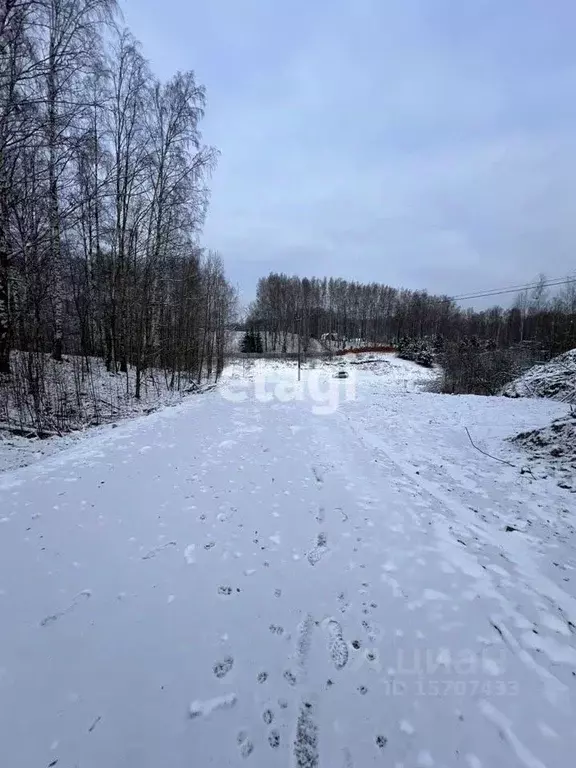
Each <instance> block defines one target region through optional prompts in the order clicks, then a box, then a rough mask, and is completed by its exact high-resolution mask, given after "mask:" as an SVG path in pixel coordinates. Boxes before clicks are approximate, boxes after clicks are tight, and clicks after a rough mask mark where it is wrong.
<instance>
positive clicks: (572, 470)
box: [512, 414, 576, 491]
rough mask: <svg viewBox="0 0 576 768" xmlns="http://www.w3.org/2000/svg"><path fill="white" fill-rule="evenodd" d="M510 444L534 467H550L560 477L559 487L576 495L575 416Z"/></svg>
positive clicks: (517, 437)
mask: <svg viewBox="0 0 576 768" xmlns="http://www.w3.org/2000/svg"><path fill="white" fill-rule="evenodd" d="M512 441H513V442H514V443H518V444H519V445H521V446H523V447H524V448H525V449H526V450H527V451H528V452H529V453H530V454H531V456H532V458H533V459H535V460H536V463H537V464H539V465H542V464H544V465H545V464H551V465H552V466H553V468H554V469H555V470H556V471H557V472H558V473H559V474H560V475H562V476H563V477H562V479H561V480H560V483H559V484H560V486H561V487H562V488H570V489H574V490H575V491H576V414H571V415H569V416H565V417H563V418H560V419H556V420H555V421H553V422H552V424H550V425H548V426H546V427H542V428H541V429H533V430H530V431H529V432H521V433H520V434H519V435H517V436H516V437H514V438H513V439H512Z"/></svg>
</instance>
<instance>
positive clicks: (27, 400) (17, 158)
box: [0, 0, 235, 422]
mask: <svg viewBox="0 0 576 768" xmlns="http://www.w3.org/2000/svg"><path fill="white" fill-rule="evenodd" d="M0 95H1V96H0V97H1V104H0V374H3V376H4V386H3V387H2V392H0V422H1V421H2V420H3V417H4V419H6V418H7V417H8V416H9V415H10V414H9V409H10V403H9V401H10V399H11V400H12V404H14V401H15V400H17V401H18V402H17V405H18V408H19V410H21V409H22V407H23V404H27V405H28V407H29V408H30V409H31V415H32V416H33V417H34V418H32V421H36V422H43V421H48V422H49V421H51V420H54V418H56V416H55V413H54V411H55V409H56V410H58V408H59V406H58V404H57V403H55V402H54V401H53V399H52V401H50V400H51V397H52V394H53V393H51V392H48V391H47V389H48V388H50V387H53V385H54V382H53V381H51V379H53V378H54V376H56V378H57V377H58V374H57V372H56V371H57V369H56V367H55V363H58V362H61V361H62V358H63V355H64V354H67V355H73V356H74V361H75V366H74V367H75V369H76V368H77V369H78V370H75V371H74V377H75V378H76V379H78V380H79V381H81V383H79V384H78V385H77V387H76V390H77V391H76V394H77V395H78V399H79V400H80V399H81V398H82V397H84V396H85V395H86V394H87V392H86V391H85V390H86V389H87V388H88V389H89V386H88V385H86V384H85V382H86V381H87V380H89V378H90V376H91V369H92V367H93V366H94V365H98V364H99V363H100V361H101V362H102V364H103V365H105V368H106V370H107V371H108V372H111V373H112V374H119V373H125V374H127V373H128V370H129V369H130V371H131V372H132V379H128V378H127V381H126V386H127V388H128V389H129V390H130V389H131V390H132V391H131V394H132V395H133V396H134V397H135V398H139V397H140V392H141V387H142V381H143V378H144V376H145V372H146V371H147V370H149V369H151V368H155V369H156V370H158V369H160V370H162V371H163V372H164V373H165V376H166V378H167V381H168V384H169V385H170V386H172V387H175V386H181V384H182V381H183V380H184V379H186V380H188V381H189V380H198V381H199V380H200V379H201V378H202V376H204V375H207V376H208V377H210V376H212V375H215V374H216V373H217V372H218V371H219V370H220V369H221V367H222V365H223V354H224V343H223V341H224V329H225V326H226V324H227V323H228V321H229V319H230V316H231V312H232V310H233V307H234V302H235V295H234V291H233V289H232V288H231V286H230V285H229V283H228V282H227V281H226V277H225V275H224V270H223V265H222V262H221V259H220V257H219V256H218V254H215V253H205V252H204V251H203V250H202V249H201V248H200V246H199V239H198V235H199V232H200V229H201V227H202V223H203V219H204V216H205V212H206V207H207V199H208V188H207V182H208V179H209V175H210V172H211V171H212V169H213V167H214V165H215V162H216V158H217V151H216V150H215V149H214V148H212V147H210V146H205V145H204V144H203V143H202V138H201V134H200V123H201V120H202V117H203V111H204V107H205V101H206V97H205V92H204V89H203V87H202V86H201V85H200V84H199V83H198V82H197V81H196V79H195V76H194V73H193V72H178V73H176V74H174V76H173V77H172V78H171V79H170V80H169V81H167V82H160V81H159V80H158V79H157V78H156V77H155V76H154V73H153V72H151V71H150V68H149V66H148V64H147V62H146V59H145V56H144V53H143V52H142V51H141V49H140V46H139V44H138V41H137V40H135V39H134V38H133V37H132V35H131V34H130V32H129V31H128V30H125V29H124V28H123V27H122V20H121V18H120V17H119V14H118V10H117V7H116V5H115V3H114V0H4V2H3V3H2V5H1V9H0ZM16 351H17V352H16ZM8 376H9V382H8V378H7V377H8ZM122 386H123V385H122ZM81 390H84V391H81ZM88 394H89V393H88ZM79 405H80V403H79ZM65 407H66V409H69V408H70V407H71V403H69V402H67V403H66V405H65ZM2 410H3V411H4V413H2ZM60 410H62V408H61V407H60ZM61 415H62V416H65V414H64V413H62V414H61Z"/></svg>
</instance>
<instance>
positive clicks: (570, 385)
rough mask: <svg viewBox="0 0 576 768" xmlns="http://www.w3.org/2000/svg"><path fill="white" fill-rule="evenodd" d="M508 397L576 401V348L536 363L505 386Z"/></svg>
mask: <svg viewBox="0 0 576 768" xmlns="http://www.w3.org/2000/svg"><path fill="white" fill-rule="evenodd" d="M502 394H503V395H505V396H506V397H550V398H553V399H554V400H561V401H562V402H564V403H576V349H572V350H570V351H569V352H565V353H564V354H563V355H558V357H555V358H553V359H552V360H550V362H549V363H544V364H543V365H535V366H533V367H532V368H530V369H529V370H528V371H526V373H524V374H523V375H522V376H520V377H519V378H518V379H515V380H514V381H512V382H511V383H510V384H507V385H506V386H505V387H504V390H503V392H502Z"/></svg>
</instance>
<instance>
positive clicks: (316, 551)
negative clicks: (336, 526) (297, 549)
mask: <svg viewBox="0 0 576 768" xmlns="http://www.w3.org/2000/svg"><path fill="white" fill-rule="evenodd" d="M327 553H328V540H327V537H326V534H325V533H319V534H318V537H317V539H316V546H315V547H314V548H313V549H311V550H310V551H309V552H308V554H307V555H306V557H307V558H308V562H309V563H310V565H316V564H317V563H319V562H320V560H322V558H323V557H325V555H326V554H327Z"/></svg>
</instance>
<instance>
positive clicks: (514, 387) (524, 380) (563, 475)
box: [503, 349, 576, 491]
mask: <svg viewBox="0 0 576 768" xmlns="http://www.w3.org/2000/svg"><path fill="white" fill-rule="evenodd" d="M503 394H504V395H505V396H506V397H538V398H540V397H546V398H551V399H554V400H558V401H560V402H563V403H568V404H570V405H571V411H570V413H565V414H563V415H562V416H561V417H560V418H558V419H555V420H554V421H553V422H552V423H551V424H546V425H544V426H541V427H537V428H530V429H527V430H522V432H520V434H518V435H516V436H515V437H514V438H513V442H514V443H516V444H517V445H519V446H522V448H524V449H525V451H526V457H527V460H529V463H530V467H531V468H532V471H534V472H537V473H538V474H539V475H547V474H550V473H553V474H555V475H556V476H557V477H558V478H559V483H560V484H561V485H562V486H563V487H565V488H568V489H573V490H574V491H576V349H573V350H571V351H570V352H566V353H565V354H563V355H559V356H558V357H555V358H554V359H552V360H551V361H550V362H549V363H546V364H544V365H535V366H534V367H533V368H530V369H529V370H528V371H527V372H526V373H525V374H524V375H523V376H520V377H519V378H518V379H515V380H514V381H512V382H511V383H510V384H508V385H507V386H506V387H505V388H504V390H503Z"/></svg>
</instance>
